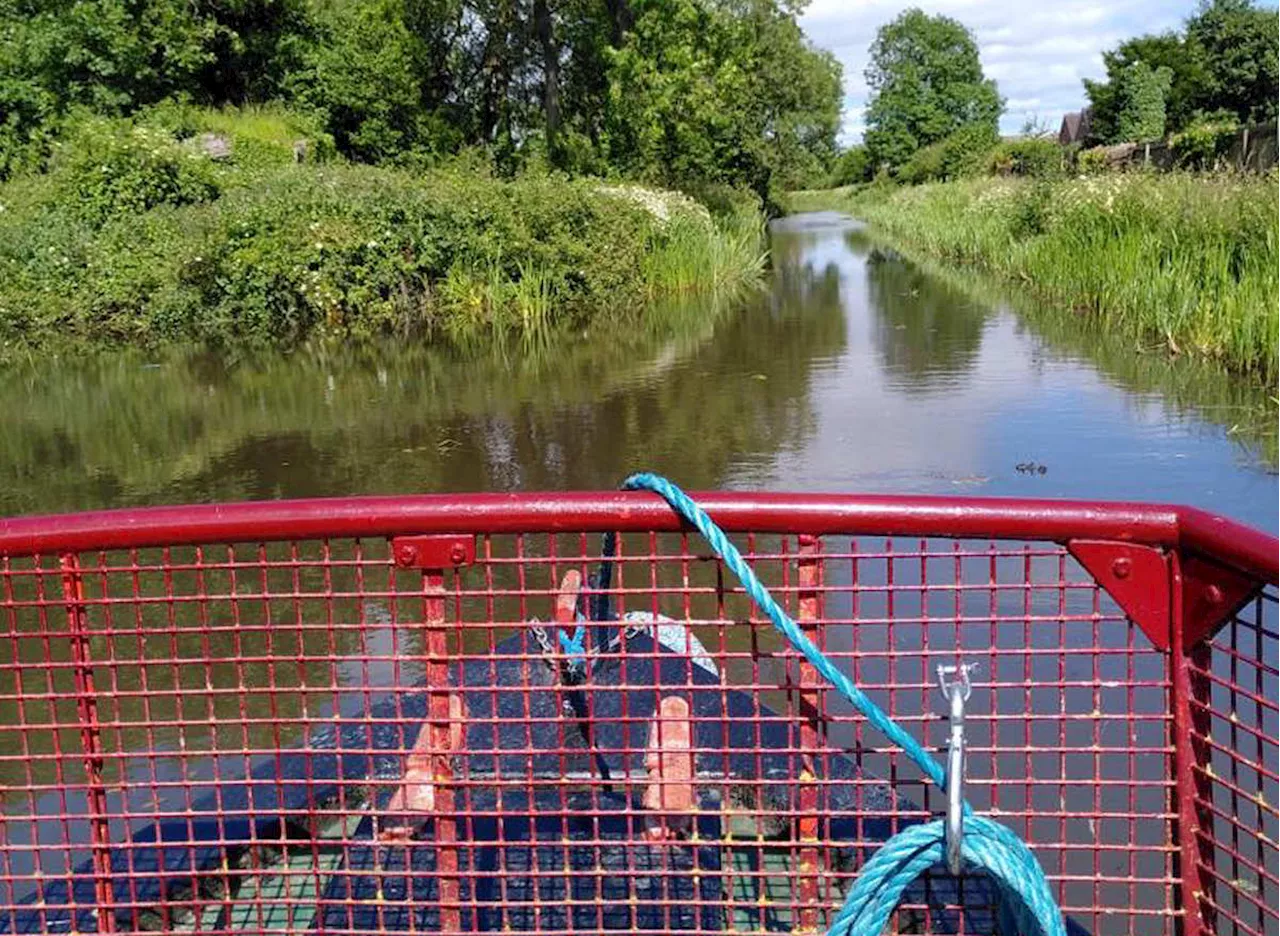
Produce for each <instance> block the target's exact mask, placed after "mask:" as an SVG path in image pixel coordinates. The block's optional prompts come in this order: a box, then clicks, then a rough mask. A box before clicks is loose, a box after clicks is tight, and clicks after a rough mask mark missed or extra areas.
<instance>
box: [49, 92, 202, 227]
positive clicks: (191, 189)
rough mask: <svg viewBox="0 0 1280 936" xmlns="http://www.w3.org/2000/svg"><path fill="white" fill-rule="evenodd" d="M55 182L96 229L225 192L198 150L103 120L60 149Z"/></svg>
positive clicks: (158, 133)
mask: <svg viewBox="0 0 1280 936" xmlns="http://www.w3.org/2000/svg"><path fill="white" fill-rule="evenodd" d="M51 178H52V181H53V183H54V185H55V186H56V187H57V189H58V191H59V198H60V200H61V201H62V202H63V203H64V204H66V205H67V206H68V208H69V210H71V211H72V212H74V213H75V214H77V215H79V216H80V217H81V218H83V219H85V220H86V221H88V222H89V223H91V224H94V225H98V224H102V223H103V222H105V221H106V220H107V219H108V218H110V217H112V216H113V215H128V214H130V213H134V212H143V211H148V210H150V209H152V208H155V207H157V206H158V205H190V204H195V203H198V202H204V201H210V200H212V199H214V198H217V197H218V195H219V194H220V192H221V185H220V182H219V179H218V173H217V171H216V169H215V167H214V165H213V163H212V161H211V160H210V159H209V158H208V157H207V156H205V155H204V154H203V153H202V152H200V151H199V150H198V149H196V148H194V147H188V146H182V145H181V144H179V143H178V142H176V141H175V140H174V139H173V137H171V136H170V135H169V134H168V133H166V132H164V131H163V130H158V129H153V128H149V127H141V126H136V125H134V124H133V123H132V122H131V121H128V120H107V119H105V118H100V117H91V118H87V119H84V120H83V121H81V122H78V123H76V124H75V125H74V129H73V130H72V131H70V132H69V133H68V134H67V136H66V137H65V138H64V141H63V142H61V143H60V144H59V145H58V146H57V149H56V151H55V154H54V157H53V164H52V167H51Z"/></svg>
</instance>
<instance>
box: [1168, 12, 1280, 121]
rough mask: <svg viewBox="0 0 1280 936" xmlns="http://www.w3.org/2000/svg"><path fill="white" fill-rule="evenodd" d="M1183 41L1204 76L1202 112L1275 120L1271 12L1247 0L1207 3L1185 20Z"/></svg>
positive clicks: (1277, 89) (1279, 87) (1277, 82)
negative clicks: (1192, 49) (1196, 57)
mask: <svg viewBox="0 0 1280 936" xmlns="http://www.w3.org/2000/svg"><path fill="white" fill-rule="evenodd" d="M1187 43H1188V45H1192V46H1195V47H1196V48H1197V49H1198V54H1199V55H1200V56H1201V57H1202V58H1203V62H1204V72H1205V82H1204V84H1205V88H1204V90H1205V100H1204V101H1202V102H1201V104H1200V108H1201V110H1204V111H1206V112H1209V111H1219V110H1228V111H1232V112H1233V113H1234V114H1235V115H1236V116H1237V117H1238V118H1239V119H1240V121H1241V122H1247V121H1259V120H1267V119H1270V118H1273V117H1275V116H1276V97H1277V94H1278V93H1280V76H1278V74H1277V65H1276V52H1277V45H1278V44H1280V37H1278V35H1277V16H1276V11H1275V10H1265V9H1261V8H1258V7H1255V6H1254V5H1253V4H1252V3H1250V2H1249V0H1211V2H1204V3H1203V4H1202V5H1201V7H1200V10H1199V12H1198V13H1197V14H1196V15H1195V16H1193V17H1191V19H1189V20H1187Z"/></svg>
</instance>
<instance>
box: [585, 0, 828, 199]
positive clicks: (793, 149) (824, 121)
mask: <svg viewBox="0 0 1280 936" xmlns="http://www.w3.org/2000/svg"><path fill="white" fill-rule="evenodd" d="M631 10H632V12H633V14H634V16H635V20H634V25H633V30H632V32H631V33H630V34H629V35H628V37H627V41H626V43H625V44H624V45H623V47H622V48H621V49H619V50H618V51H617V52H616V53H615V54H614V55H613V56H612V61H611V63H610V68H609V97H608V102H607V107H606V108H605V111H606V115H607V116H606V121H607V122H606V129H605V140H606V143H607V147H606V148H607V152H608V155H609V161H610V162H611V164H612V165H614V166H617V167H618V168H620V169H623V170H624V171H626V172H629V173H631V174H634V175H639V176H641V177H645V178H649V179H652V180H654V181H656V182H660V183H663V184H668V185H683V184H686V183H689V182H692V181H695V180H709V181H713V182H724V183H729V184H733V185H745V186H748V187H750V188H752V189H754V190H755V191H756V193H757V194H759V195H760V196H761V197H762V198H765V199H768V198H770V197H771V193H772V191H773V190H774V189H775V188H778V187H793V186H796V185H804V184H806V183H807V182H817V181H818V180H819V179H820V178H821V177H822V175H824V174H825V172H826V170H827V167H828V165H829V163H830V160H831V158H833V156H834V153H835V136H836V130H837V128H838V125H839V121H840V70H839V65H838V63H837V62H836V61H835V59H834V58H833V57H832V56H831V55H830V54H829V53H826V52H821V51H819V50H817V49H814V48H813V47H812V46H811V45H810V44H809V43H808V41H807V40H806V39H805V37H804V34H803V33H802V32H801V31H800V28H799V26H798V25H797V23H796V21H795V16H794V14H793V13H792V12H790V10H789V9H787V8H786V7H783V6H782V5H781V4H779V3H777V2H775V0H745V2H742V3H739V4H735V5H730V4H727V3H723V4H722V3H710V2H705V0H636V2H633V3H632V4H631Z"/></svg>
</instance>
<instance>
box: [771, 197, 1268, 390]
mask: <svg viewBox="0 0 1280 936" xmlns="http://www.w3.org/2000/svg"><path fill="white" fill-rule="evenodd" d="M1277 181H1278V180H1277V176H1276V174H1275V172H1272V173H1270V174H1269V175H1267V176H1263V177H1251V176H1239V175H1218V176H1209V175H1195V174H1189V173H1171V174H1168V175H1156V174H1150V173H1124V174H1112V175H1104V176H1086V177H1076V178H1057V179H1047V178H1041V179H1019V178H973V179H964V180H960V181H956V182H949V183H942V184H930V185H920V186H914V187H900V186H895V185H892V184H882V185H866V186H851V187H846V188H843V189H833V190H826V191H809V192H798V193H794V194H793V195H792V196H791V199H790V207H791V209H792V210H795V211H806V210H818V209H824V208H831V209H836V210H840V211H845V212H848V213H850V214H852V215H854V216H856V217H858V218H861V219H864V220H866V221H867V222H868V223H869V224H871V225H872V226H873V228H876V229H879V230H881V231H883V232H884V233H886V234H887V235H888V236H889V237H890V239H892V240H894V241H896V242H900V243H902V244H904V245H906V246H907V247H908V248H911V249H915V250H919V251H921V252H923V253H925V254H927V255H930V256H933V257H936V258H938V259H940V260H942V261H944V262H947V263H951V264H955V265H960V266H972V267H978V268H982V269H984V270H987V271H990V272H991V273H994V274H997V275H999V276H1001V277H1004V278H1006V279H1008V280H1011V281H1014V282H1016V283H1018V284H1019V285H1020V286H1022V287H1023V288H1025V289H1026V290H1028V291H1029V292H1030V293H1032V294H1033V295H1035V296H1037V297H1039V298H1041V299H1044V300H1046V301H1048V302H1050V303H1052V304H1055V305H1058V306H1061V307H1063V308H1066V309H1070V310H1072V311H1074V312H1077V313H1079V314H1081V315H1086V316H1088V317H1089V320H1090V321H1091V322H1092V323H1094V324H1096V326H1097V327H1099V328H1101V329H1104V330H1106V331H1111V332H1115V333H1118V334H1126V335H1130V336H1132V337H1133V338H1134V339H1135V340H1137V341H1138V342H1139V343H1141V344H1142V345H1144V346H1153V345H1154V346H1158V347H1161V348H1167V349H1168V350H1169V351H1170V352H1173V353H1187V354H1198V355H1203V356H1205V357H1209V358H1214V359H1218V360H1221V361H1222V362H1224V363H1225V364H1227V365H1228V366H1230V367H1232V368H1233V369H1236V370H1241V371H1251V372H1254V373H1257V374H1258V375H1259V376H1261V377H1263V378H1264V379H1265V380H1266V381H1267V382H1268V384H1269V385H1272V386H1274V384H1275V381H1276V376H1277V369H1278V364H1280V355H1278V352H1277V341H1278V337H1280V335H1278V332H1280V320H1278V314H1277V302H1276V297H1277V295H1280V272H1278V271H1280V244H1278V236H1277V226H1276V219H1277V217H1278V216H1280V203H1278V196H1277Z"/></svg>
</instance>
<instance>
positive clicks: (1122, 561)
mask: <svg viewBox="0 0 1280 936" xmlns="http://www.w3.org/2000/svg"><path fill="white" fill-rule="evenodd" d="M1132 571H1133V562H1132V561H1130V560H1129V559H1128V558H1126V557H1124V556H1121V557H1120V558H1119V559H1117V560H1116V561H1115V562H1113V563H1111V574H1112V575H1114V576H1115V577H1116V578H1118V579H1123V578H1128V577H1129V573H1130V572H1132Z"/></svg>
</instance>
